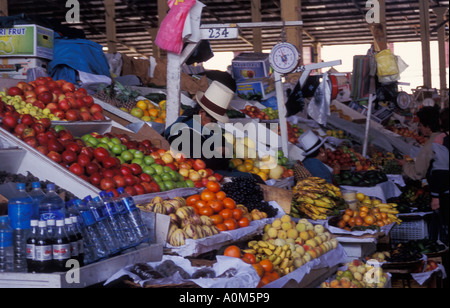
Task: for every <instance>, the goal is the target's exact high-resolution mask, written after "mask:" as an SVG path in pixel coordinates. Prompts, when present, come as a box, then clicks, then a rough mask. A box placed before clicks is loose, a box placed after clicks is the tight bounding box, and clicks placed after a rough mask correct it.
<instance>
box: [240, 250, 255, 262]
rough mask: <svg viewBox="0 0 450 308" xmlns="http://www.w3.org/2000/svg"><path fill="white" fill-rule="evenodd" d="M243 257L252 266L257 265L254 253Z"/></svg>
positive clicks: (245, 254)
mask: <svg viewBox="0 0 450 308" xmlns="http://www.w3.org/2000/svg"><path fill="white" fill-rule="evenodd" d="M243 257H244V258H246V259H247V260H249V261H250V264H255V263H256V257H255V255H254V254H252V253H244V256H243Z"/></svg>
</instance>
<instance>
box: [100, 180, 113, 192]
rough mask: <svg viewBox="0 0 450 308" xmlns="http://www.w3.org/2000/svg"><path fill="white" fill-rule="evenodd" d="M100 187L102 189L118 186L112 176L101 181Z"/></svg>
mask: <svg viewBox="0 0 450 308" xmlns="http://www.w3.org/2000/svg"><path fill="white" fill-rule="evenodd" d="M100 188H101V189H102V190H109V189H114V188H116V183H115V182H114V180H113V179H111V178H103V179H102V180H101V181H100Z"/></svg>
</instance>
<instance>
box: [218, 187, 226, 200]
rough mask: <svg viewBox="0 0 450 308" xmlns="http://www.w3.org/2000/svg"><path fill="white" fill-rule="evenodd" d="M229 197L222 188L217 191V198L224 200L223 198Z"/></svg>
mask: <svg viewBox="0 0 450 308" xmlns="http://www.w3.org/2000/svg"><path fill="white" fill-rule="evenodd" d="M226 197H227V195H226V194H225V192H224V191H222V190H220V191H218V192H216V199H217V200H220V201H222V200H223V199H225V198H226Z"/></svg>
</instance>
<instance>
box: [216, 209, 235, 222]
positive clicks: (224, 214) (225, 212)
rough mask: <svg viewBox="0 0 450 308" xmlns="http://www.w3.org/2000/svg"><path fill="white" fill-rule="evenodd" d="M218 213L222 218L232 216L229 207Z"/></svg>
mask: <svg viewBox="0 0 450 308" xmlns="http://www.w3.org/2000/svg"><path fill="white" fill-rule="evenodd" d="M219 215H220V216H222V217H223V219H224V220H225V219H230V218H232V217H233V211H232V210H230V209H223V210H222V211H220V212H219Z"/></svg>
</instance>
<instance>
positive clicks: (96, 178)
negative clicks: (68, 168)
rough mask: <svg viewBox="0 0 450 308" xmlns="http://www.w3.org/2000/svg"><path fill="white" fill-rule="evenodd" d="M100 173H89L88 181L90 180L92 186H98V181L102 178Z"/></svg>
mask: <svg viewBox="0 0 450 308" xmlns="http://www.w3.org/2000/svg"><path fill="white" fill-rule="evenodd" d="M102 178H103V177H102V175H101V174H100V173H98V172H96V173H94V174H91V176H90V177H89V182H91V184H92V185H94V186H98V185H100V181H101V180H102Z"/></svg>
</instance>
